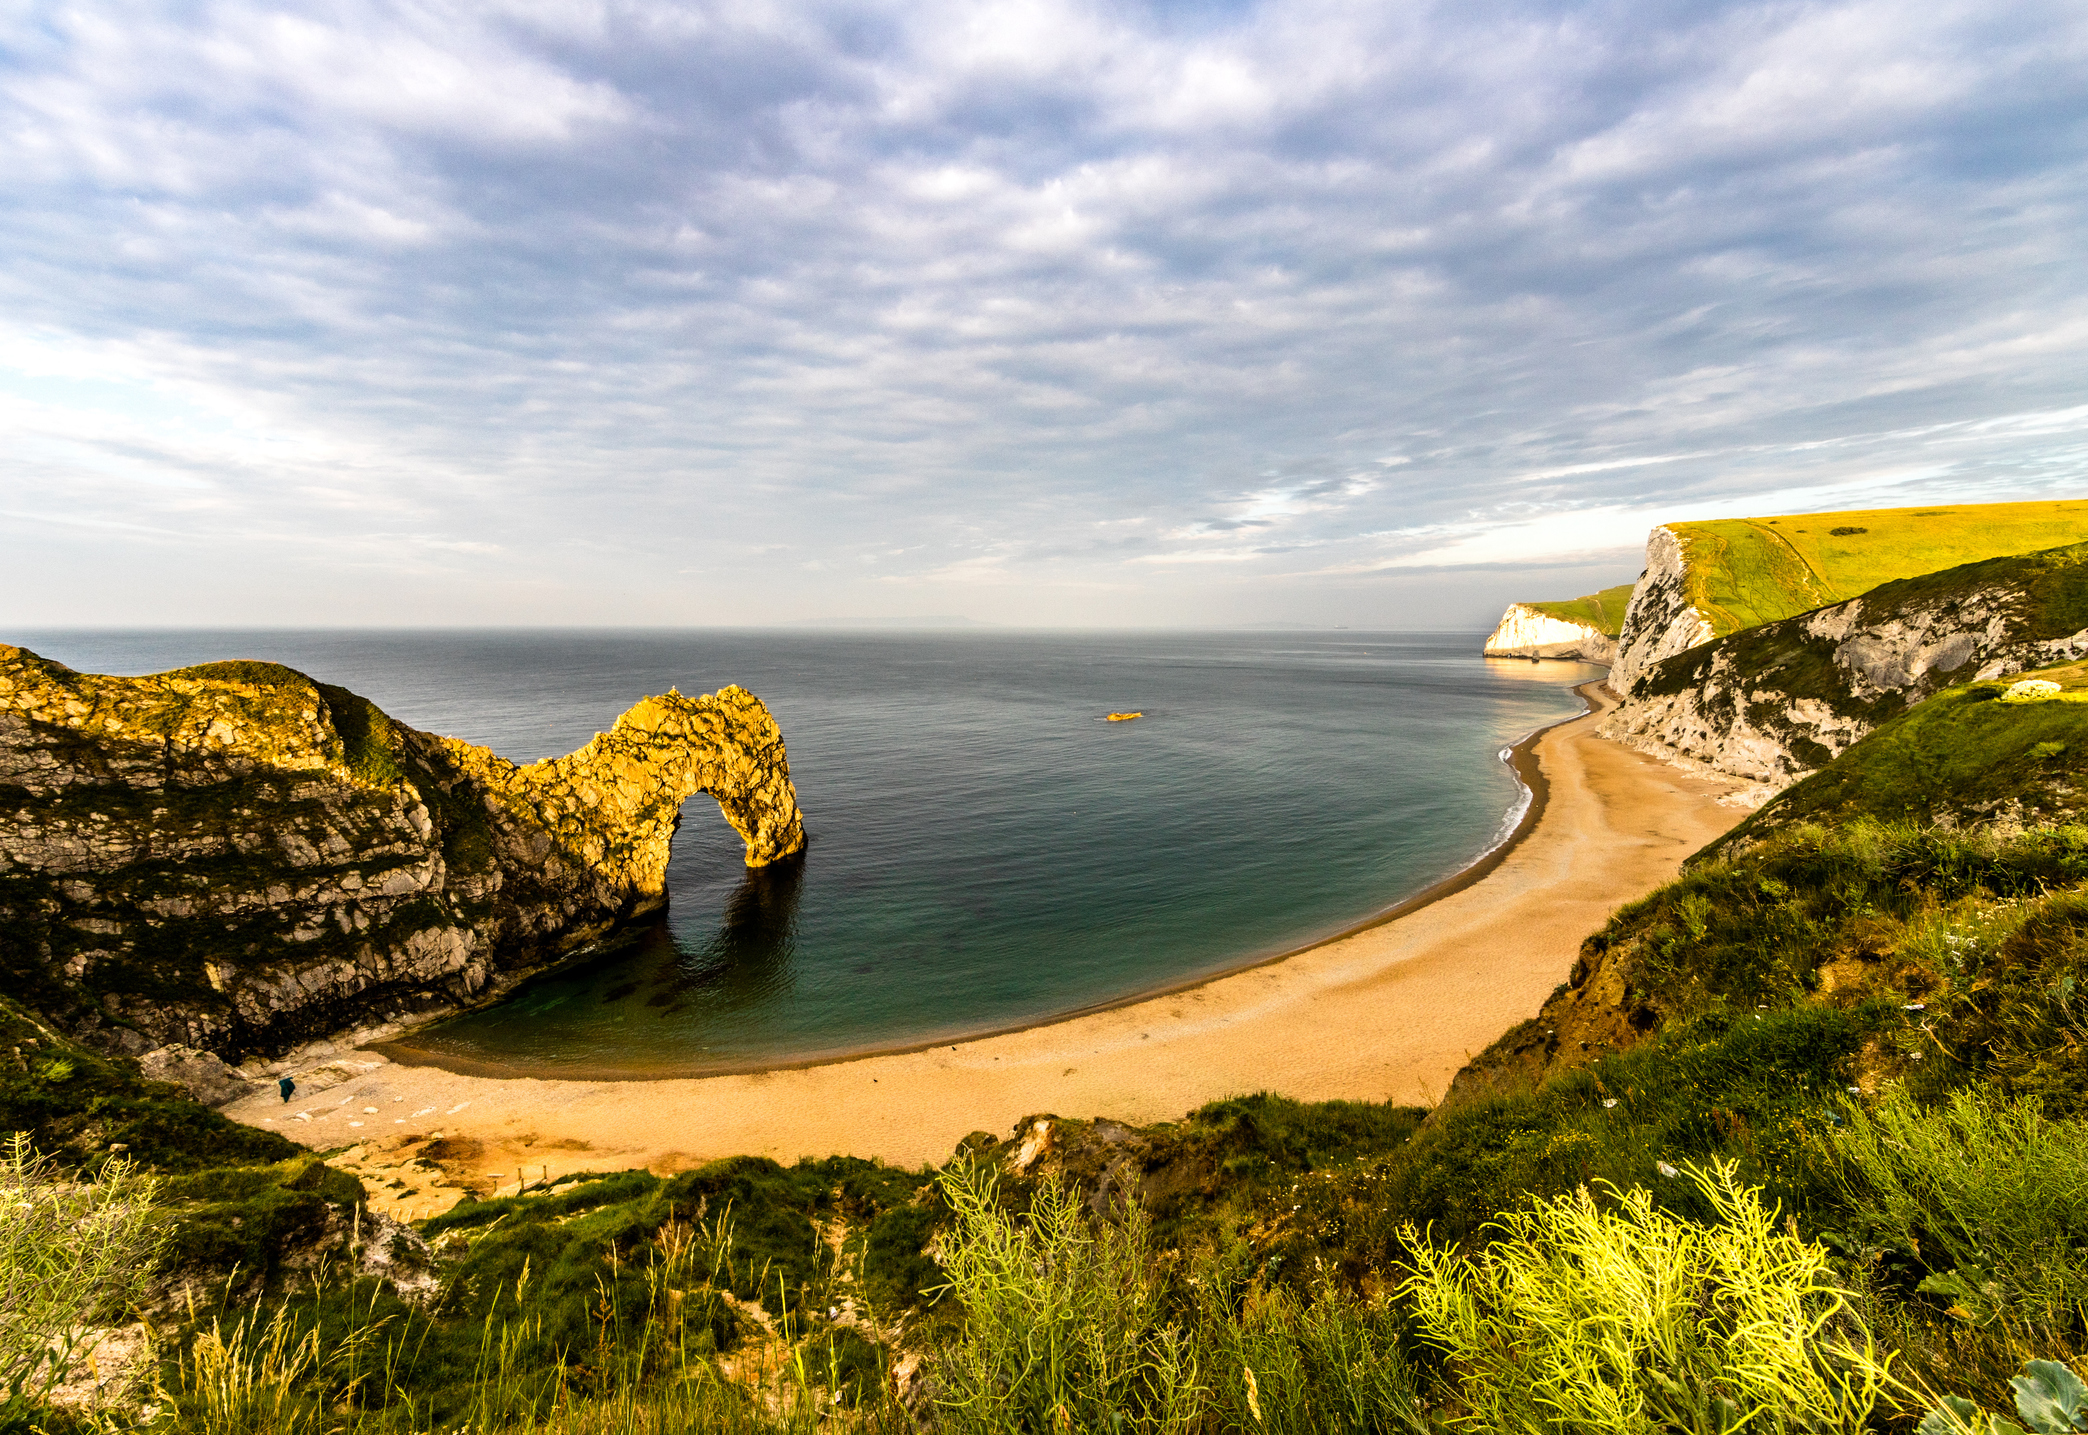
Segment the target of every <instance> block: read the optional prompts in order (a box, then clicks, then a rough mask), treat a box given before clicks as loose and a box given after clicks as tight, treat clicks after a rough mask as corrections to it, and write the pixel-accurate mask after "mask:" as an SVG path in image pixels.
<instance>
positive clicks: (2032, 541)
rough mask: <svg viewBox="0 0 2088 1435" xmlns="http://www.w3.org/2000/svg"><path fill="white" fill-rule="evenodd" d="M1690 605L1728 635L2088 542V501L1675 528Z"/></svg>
mask: <svg viewBox="0 0 2088 1435" xmlns="http://www.w3.org/2000/svg"><path fill="white" fill-rule="evenodd" d="M1670 527H1672V528H1673V529H1674V531H1675V534H1676V536H1677V537H1678V538H1680V539H1681V542H1682V552H1683V556H1684V559H1685V561H1686V562H1687V564H1688V569H1689V587H1688V594H1687V597H1688V601H1689V602H1690V603H1692V604H1694V605H1695V606H1696V608H1697V609H1698V611H1700V612H1701V613H1703V614H1704V616H1705V618H1706V620H1707V621H1708V622H1709V623H1710V624H1711V631H1712V632H1713V633H1715V634H1717V635H1718V636H1720V637H1724V636H1725V635H1726V634H1728V633H1737V632H1739V631H1740V630H1741V629H1743V628H1752V627H1754V626H1756V625H1757V624H1760V623H1768V622H1774V621H1775V620H1776V619H1778V618H1788V617H1791V616H1793V615H1795V614H1798V613H1803V612H1807V611H1809V610H1811V609H1813V608H1819V607H1824V606H1825V605H1827V604H1829V603H1840V602H1844V601H1846V600H1848V599H1850V598H1854V597H1856V596H1857V595H1858V594H1860V593H1867V592H1869V591H1870V590H1871V589H1873V588H1876V587H1878V586H1879V585H1881V584H1884V583H1890V582H1893V581H1895V580H1897V579H1902V578H1912V577H1915V576H1917V575H1919V574H1923V573H1934V572H1937V571H1939V570H1941V569H1945V568H1955V567H1958V566H1959V565H1961V564H1966V563H1976V562H1980V561H1982V560H1984V559H1988V558H1999V557H2002V556H2005V555H2008V554H2016V553H2033V552H2036V551H2038V550H2040V549H2045V548H2056V547H2059V546H2061V545H2064V544H2070V543H2080V542H2082V541H2084V540H2088V503H2079V502H2046V503H1980V504H1960V505H1956V506H1953V507H1949V508H1873V509H1857V510H1851V511H1849V512H1844V513H1806V514H1798V515H1795V516H1792V517H1788V518H1726V519H1717V520H1713V521H1709V522H1703V523H1676V524H1671V525H1670Z"/></svg>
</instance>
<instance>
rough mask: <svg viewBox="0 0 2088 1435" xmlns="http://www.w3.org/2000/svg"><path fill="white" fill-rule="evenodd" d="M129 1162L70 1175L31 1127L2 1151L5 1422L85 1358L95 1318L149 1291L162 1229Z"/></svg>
mask: <svg viewBox="0 0 2088 1435" xmlns="http://www.w3.org/2000/svg"><path fill="white" fill-rule="evenodd" d="M152 1204H153V1186H152V1182H151V1180H150V1179H149V1178H143V1179H141V1178H137V1177H134V1176H133V1174H132V1169H131V1166H130V1164H129V1163H128V1162H124V1161H115V1162H110V1163H108V1164H107V1165H105V1166H104V1167H103V1168H102V1170H101V1171H100V1173H99V1175H98V1178H97V1179H96V1180H94V1181H91V1182H73V1181H67V1180H65V1179H63V1173H61V1172H60V1171H59V1170H58V1169H57V1168H56V1164H55V1163H54V1162H53V1161H52V1160H51V1159H50V1158H49V1157H47V1156H40V1155H38V1154H36V1151H35V1149H34V1148H33V1147H31V1146H30V1144H29V1138H28V1137H27V1136H26V1135H17V1136H15V1137H14V1138H13V1139H12V1140H11V1141H9V1142H8V1143H7V1145H6V1146H5V1148H4V1149H0V1429H8V1428H12V1427H17V1426H20V1425H22V1424H25V1423H27V1421H28V1420H29V1419H30V1418H32V1417H33V1416H34V1415H35V1414H36V1413H37V1410H38V1407H39V1406H40V1405H41V1403H42V1402H43V1400H44V1399H45V1398H46V1397H47V1396H48V1395H49V1394H50V1391H51V1389H52V1387H54V1386H56V1385H57V1384H59V1383H60V1381H61V1380H63V1378H64V1377H65V1375H66V1374H67V1373H68V1372H69V1371H70V1370H71V1369H72V1367H73V1365H74V1363H75V1362H76V1361H77V1360H78V1359H79V1356H80V1354H81V1351H82V1348H83V1346H84V1345H85V1344H86V1330H87V1325H88V1323H89V1322H90V1321H92V1320H94V1319H95V1318H97V1317H106V1316H107V1315H108V1314H110V1313H112V1312H116V1313H120V1312H121V1311H122V1310H123V1309H124V1308H125V1307H126V1306H128V1305H129V1304H130V1303H131V1302H132V1301H133V1300H135V1299H136V1298H137V1296H138V1295H139V1294H140V1293H141V1292H142V1289H143V1286H144V1282H145V1273H146V1271H147V1269H148V1268H149V1267H150V1265H151V1263H152V1259H153V1255H154V1248H155V1246H156V1245H157V1244H158V1242H159V1239H160V1237H161V1232H160V1231H157V1230H155V1229H154V1227H153V1223H152V1214H153V1211H152Z"/></svg>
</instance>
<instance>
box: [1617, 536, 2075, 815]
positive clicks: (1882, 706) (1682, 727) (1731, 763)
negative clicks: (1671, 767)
mask: <svg viewBox="0 0 2088 1435" xmlns="http://www.w3.org/2000/svg"><path fill="white" fill-rule="evenodd" d="M1659 531H1660V530H1656V533H1657V532H1659ZM1651 578H1652V573H1651V571H1650V570H1649V573H1648V581H1647V582H1646V583H1642V584H1641V585H1640V592H1641V593H1644V592H1645V591H1646V589H1647V587H1648V586H1649V584H1650V582H1651ZM1632 607H1633V612H1634V613H1636V612H1637V611H1638V607H1639V601H1638V599H1637V598H1634V600H1633V605H1632ZM1684 621H1685V619H1684V618H1683V617H1681V616H1679V615H1678V616H1677V617H1676V618H1675V619H1674V621H1673V622H1672V623H1671V625H1670V628H1671V630H1679V629H1680V627H1681V626H1682V624H1683V622H1684ZM1629 636H1630V634H1629V633H1627V638H1628V637H1629ZM1638 651H1639V652H1640V653H1641V654H1642V655H1653V654H1657V653H1658V652H1659V651H1660V644H1659V643H1658V642H1656V641H1651V640H1649V641H1647V642H1646V643H1645V644H1644V645H1643V646H1642V647H1641V648H1640V649H1639V650H1638ZM2084 654H2088V544H2079V545H2075V546H2073V547H2068V548H2055V549H2051V550H2048V551H2046V552H2043V553H2032V554H2025V555H2022V556H2020V557H2015V558H1994V559H1989V560H1987V561H1986V562H1983V563H1968V564H1965V565H1963V566H1962V567H1958V568H1949V569H1945V570H1943V571H1942V572H1940V573H1930V574H1925V575H1923V576H1922V577H1919V578H1908V579H1902V580H1900V581H1899V582H1895V583H1887V584H1884V585H1882V586H1881V587H1878V588H1874V589H1872V590H1871V591H1870V592H1868V593H1866V594H1864V595H1863V596H1862V597H1860V598H1853V599H1851V600H1849V601H1848V602H1846V603H1837V604H1834V605H1832V606H1830V607H1825V608H1818V609H1815V610H1814V611H1812V612H1810V613H1802V614H1800V615H1798V616H1797V617H1795V618H1785V619H1783V620H1781V621H1779V622H1775V623H1764V624H1762V625H1760V626H1759V627H1754V628H1748V629H1745V630H1743V631H1741V632H1738V633H1734V634H1732V635H1730V636H1728V637H1725V638H1720V639H1717V640H1715V641H1712V642H1708V643H1704V644H1702V645H1700V646H1696V647H1692V648H1689V649H1687V650H1685V651H1682V652H1679V653H1676V654H1674V655H1672V656H1665V657H1657V658H1655V659H1654V660H1653V661H1651V662H1644V663H1641V665H1640V666H1638V667H1637V668H1636V669H1635V670H1634V671H1633V672H1632V675H1631V676H1630V677H1628V678H1624V679H1622V680H1621V681H1620V679H1619V676H1618V675H1619V672H1620V671H1622V670H1623V669H1624V662H1623V660H1622V659H1620V661H1619V664H1618V666H1617V667H1616V668H1613V669H1612V670H1611V678H1610V681H1611V686H1612V687H1615V688H1617V689H1618V691H1619V694H1620V696H1621V697H1622V699H1623V701H1622V702H1621V703H1620V704H1619V706H1618V707H1617V709H1616V710H1615V711H1614V712H1612V713H1611V715H1610V716H1609V717H1608V718H1607V719H1606V720H1605V721H1604V722H1603V725H1602V728H1601V732H1602V734H1603V736H1605V737H1609V738H1614V739H1616V740H1617V741H1620V742H1623V743H1626V744H1628V745H1629V746H1632V747H1636V748H1639V749H1641V750H1642V751H1646V752H1649V753H1652V754H1654V755H1656V756H1659V757H1663V758H1666V759H1669V760H1671V761H1680V762H1682V763H1684V764H1685V765H1689V764H1700V765H1702V766H1704V767H1706V768H1709V769H1712V770H1714V771H1717V772H1720V773H1723V774H1726V775H1728V776H1732V777H1739V778H1743V779H1745V780H1747V781H1750V782H1753V783H1756V784H1758V788H1757V791H1756V794H1755V795H1756V796H1757V797H1766V796H1768V795H1769V794H1771V793H1773V792H1776V791H1778V790H1780V789H1782V788H1783V787H1786V786H1788V785H1789V784H1790V783H1792V782H1794V781H1796V780H1797V779H1798V778H1800V777H1803V776H1805V775H1806V774H1807V773H1810V772H1812V771H1814V770H1816V769H1817V768H1820V767H1822V766H1824V765H1825V764H1826V763H1828V762H1829V761H1831V760H1833V758H1835V757H1836V756H1838V755H1839V754H1840V753H1841V752H1842V751H1843V750H1844V749H1846V748H1847V747H1848V746H1849V745H1850V744H1852V743H1854V742H1855V741H1857V740H1858V739H1859V738H1861V737H1863V736H1865V735H1866V734H1868V733H1869V732H1870V731H1871V730H1872V729H1874V728H1876V727H1877V726H1878V725H1879V724H1880V723H1882V722H1885V721H1886V720H1888V719H1890V718H1892V717H1895V716H1897V715H1898V714H1900V713H1902V712H1905V711H1906V710H1907V709H1908V708H1909V707H1912V706H1913V705H1914V704H1916V703H1919V702H1921V701H1922V700H1923V699H1924V698H1927V697H1928V696H1930V695H1931V694H1933V693H1935V692H1937V691H1938V690H1940V689H1942V688H1944V687H1947V686H1949V685H1951V684H1953V683H1961V682H1966V681H1970V680H1972V679H1974V678H1979V679H1988V678H1996V677H2003V676H2006V675H2008V674H2010V673H2017V672H2022V671H2024V670H2026V669H2030V668H2038V667H2044V666H2047V665H2049V664H2053V663H2059V662H2065V661H2068V660H2070V659H2074V658H2078V657H2081V656H2082V655H2084Z"/></svg>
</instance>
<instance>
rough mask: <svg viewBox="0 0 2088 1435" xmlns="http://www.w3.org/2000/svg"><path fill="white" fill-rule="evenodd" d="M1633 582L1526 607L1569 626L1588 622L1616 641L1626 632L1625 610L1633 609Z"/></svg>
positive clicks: (1596, 629) (1530, 604)
mask: <svg viewBox="0 0 2088 1435" xmlns="http://www.w3.org/2000/svg"><path fill="white" fill-rule="evenodd" d="M1634 586H1636V585H1634V584H1631V583H1619V584H1618V585H1617V586H1616V587H1614V588H1605V589H1603V590H1602V591H1601V592H1600V593H1588V594H1585V595H1583V596H1582V597H1579V598H1568V599H1566V600H1565V601H1563V602H1558V603H1526V604H1524V605H1523V606H1524V607H1526V608H1535V609H1536V610H1537V611H1538V612H1540V613H1543V614H1545V615H1547V616H1548V617H1553V618H1557V619H1559V620H1560V621H1561V622H1565V623H1585V624H1587V625H1588V626H1589V627H1591V628H1593V629H1594V630H1595V631H1596V632H1598V633H1604V634H1607V635H1608V636H1610V637H1612V638H1614V637H1616V636H1617V635H1618V634H1619V633H1622V632H1623V631H1624V610H1625V609H1627V608H1629V607H1630V606H1631V590H1632V588H1633V587H1634Z"/></svg>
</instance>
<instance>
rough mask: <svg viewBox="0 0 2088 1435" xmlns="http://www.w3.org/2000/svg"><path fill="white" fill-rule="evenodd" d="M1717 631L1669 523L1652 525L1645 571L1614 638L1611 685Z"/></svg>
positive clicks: (1622, 687)
mask: <svg viewBox="0 0 2088 1435" xmlns="http://www.w3.org/2000/svg"><path fill="white" fill-rule="evenodd" d="M1716 636H1717V634H1716V633H1715V632H1713V631H1712V628H1711V620H1710V618H1709V617H1707V616H1706V615H1705V614H1704V613H1703V612H1702V611H1701V610H1700V609H1698V607H1697V606H1696V604H1695V602H1694V600H1693V599H1692V598H1691V596H1690V588H1689V563H1688V559H1687V557H1686V555H1685V554H1684V552H1683V548H1682V539H1681V537H1680V535H1678V534H1677V533H1676V532H1675V530H1674V529H1672V528H1665V527H1663V528H1656V529H1654V530H1653V531H1652V532H1651V533H1649V534H1647V535H1646V571H1645V572H1644V573H1642V574H1640V575H1639V580H1638V586H1637V587H1635V588H1633V589H1632V590H1631V606H1630V607H1629V608H1628V609H1626V610H1625V613H1624V631H1623V632H1622V633H1621V634H1619V635H1618V638H1617V656H1616V659H1615V661H1614V662H1612V663H1611V664H1610V676H1609V682H1610V687H1611V688H1613V689H1614V690H1615V691H1617V692H1619V693H1622V692H1625V691H1627V690H1629V689H1630V687H1631V686H1632V684H1633V683H1635V682H1636V681H1637V680H1638V676H1639V674H1640V673H1642V672H1644V671H1645V670H1646V669H1647V668H1649V667H1651V666H1652V665H1653V664H1655V663H1657V662H1660V661H1661V660H1662V659H1664V658H1668V657H1672V656H1673V655H1674V654H1676V653H1680V652H1685V651H1687V650H1688V649H1690V648H1694V647H1696V646H1697V645H1698V644H1699V643H1708V642H1710V641H1711V640H1712V639H1713V638H1715V637H1716Z"/></svg>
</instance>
